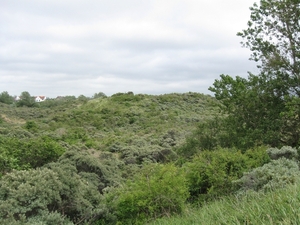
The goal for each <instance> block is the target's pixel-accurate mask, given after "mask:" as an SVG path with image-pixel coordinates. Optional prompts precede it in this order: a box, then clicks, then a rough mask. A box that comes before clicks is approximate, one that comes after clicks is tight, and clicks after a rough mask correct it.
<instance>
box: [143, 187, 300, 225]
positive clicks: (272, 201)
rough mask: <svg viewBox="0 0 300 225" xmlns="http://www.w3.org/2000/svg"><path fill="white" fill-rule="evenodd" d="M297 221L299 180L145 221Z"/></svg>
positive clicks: (176, 224)
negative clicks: (266, 190)
mask: <svg viewBox="0 0 300 225" xmlns="http://www.w3.org/2000/svg"><path fill="white" fill-rule="evenodd" d="M299 221H300V184H299V183H298V184H293V185H289V186H287V187H286V188H282V189H278V190H275V191H272V192H268V193H262V192H260V193H257V192H247V193H246V194H244V195H240V196H231V197H226V198H224V199H222V200H218V201H215V202H211V203H208V204H206V205H204V206H203V207H201V208H199V209H189V210H187V211H186V212H185V213H184V214H183V215H181V216H174V217H170V218H162V219H158V220H156V221H154V222H152V223H150V224H149V225H167V224H172V225H192V224H195V225H196V224H197V225H199V224H203V225H217V224H220V225H221V224H222V225H228V224H234V225H262V224H266V225H275V224H276V225H277V224H278V225H279V224H280V225H292V224H295V225H296V224H299Z"/></svg>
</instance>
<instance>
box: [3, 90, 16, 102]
mask: <svg viewBox="0 0 300 225" xmlns="http://www.w3.org/2000/svg"><path fill="white" fill-rule="evenodd" d="M0 102H2V103H5V104H12V103H13V102H14V98H13V97H12V96H10V95H9V94H8V92H7V91H3V92H2V93H1V94H0Z"/></svg>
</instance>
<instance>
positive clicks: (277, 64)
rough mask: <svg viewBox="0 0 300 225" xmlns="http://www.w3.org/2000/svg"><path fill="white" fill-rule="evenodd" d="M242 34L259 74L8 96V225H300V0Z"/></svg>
mask: <svg viewBox="0 0 300 225" xmlns="http://www.w3.org/2000/svg"><path fill="white" fill-rule="evenodd" d="M250 11H251V17H250V21H249V22H248V28H247V29H246V30H243V31H242V32H240V33H238V36H241V37H242V38H243V42H242V44H243V46H245V47H248V48H249V49H250V50H251V51H252V55H251V59H253V60H254V61H256V62H258V63H259V65H258V68H259V73H258V74H257V75H255V74H252V73H249V76H248V78H242V77H236V78H232V77H231V76H229V75H221V76H220V80H215V82H214V83H213V85H212V86H211V87H210V88H209V89H210V90H211V91H212V92H213V93H214V94H215V97H212V96H209V95H203V94H199V93H192V92H189V93H183V94H178V93H172V94H164V95H157V96H154V95H143V94H134V93H132V92H128V93H116V94H114V95H112V96H110V97H108V96H106V95H105V94H103V93H102V92H99V93H96V94H95V95H94V96H93V97H92V98H88V97H85V96H83V95H80V96H79V97H77V98H76V97H75V96H66V97H60V98H58V99H48V100H47V101H45V102H40V103H35V102H33V101H32V100H33V98H32V97H31V96H30V94H29V93H28V92H22V94H21V96H22V98H21V100H20V101H19V102H14V100H13V98H11V96H10V95H9V94H8V93H7V92H5V91H4V92H2V93H1V94H0V111H1V114H0V175H1V177H0V215H1V216H0V217H1V218H0V221H1V223H2V224H98V225H100V224H297V223H298V221H299V210H298V209H299V208H300V202H299V199H300V198H299V194H298V193H299V187H300V181H299V177H300V171H299V151H300V149H299V143H300V140H299V137H300V136H299V118H300V117H299V115H300V114H299V112H300V111H299V65H300V64H299V58H300V57H299V40H298V39H299V18H300V17H299V15H300V13H299V2H298V1H290V0H285V1H278V0H261V1H260V4H256V3H255V4H254V5H253V7H251V8H250Z"/></svg>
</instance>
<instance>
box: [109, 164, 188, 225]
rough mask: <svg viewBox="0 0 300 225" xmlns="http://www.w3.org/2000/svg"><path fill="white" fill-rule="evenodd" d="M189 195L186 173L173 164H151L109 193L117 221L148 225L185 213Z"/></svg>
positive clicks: (119, 222)
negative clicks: (165, 217)
mask: <svg viewBox="0 0 300 225" xmlns="http://www.w3.org/2000/svg"><path fill="white" fill-rule="evenodd" d="M187 198H188V189H187V182H186V179H185V174H184V173H183V172H182V171H181V170H179V169H178V168H176V167H175V166H174V165H172V164H167V165H160V164H154V165H153V164H150V165H147V166H145V167H143V168H142V169H141V171H140V173H138V174H136V176H135V177H134V179H133V180H132V181H128V182H127V183H126V184H125V185H124V186H122V187H120V188H117V189H115V190H114V191H112V192H111V193H110V194H109V197H108V201H109V203H108V204H112V207H113V211H115V213H116V216H117V220H118V222H117V224H144V223H145V222H146V221H149V220H153V219H155V218H159V217H162V216H170V215H172V214H174V213H181V212H182V211H183V209H184V207H185V205H184V203H185V201H186V199H187Z"/></svg>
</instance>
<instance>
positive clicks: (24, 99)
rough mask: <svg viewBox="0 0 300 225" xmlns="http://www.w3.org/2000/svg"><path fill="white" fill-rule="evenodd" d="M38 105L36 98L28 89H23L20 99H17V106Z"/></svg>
mask: <svg viewBox="0 0 300 225" xmlns="http://www.w3.org/2000/svg"><path fill="white" fill-rule="evenodd" d="M35 105H36V103H35V101H34V98H33V97H32V96H31V95H30V94H29V92H27V91H23V92H22V94H21V96H20V100H19V101H17V106H27V107H34V106H35Z"/></svg>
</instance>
